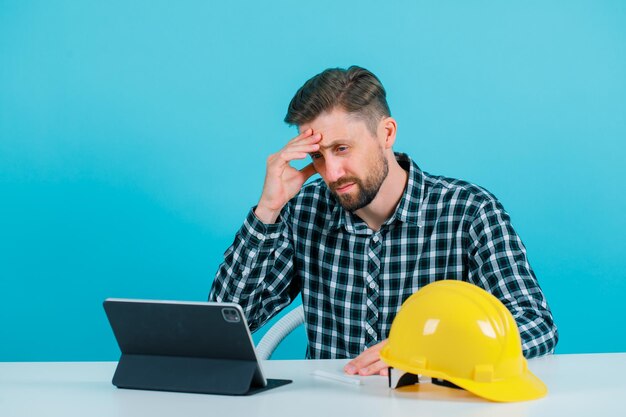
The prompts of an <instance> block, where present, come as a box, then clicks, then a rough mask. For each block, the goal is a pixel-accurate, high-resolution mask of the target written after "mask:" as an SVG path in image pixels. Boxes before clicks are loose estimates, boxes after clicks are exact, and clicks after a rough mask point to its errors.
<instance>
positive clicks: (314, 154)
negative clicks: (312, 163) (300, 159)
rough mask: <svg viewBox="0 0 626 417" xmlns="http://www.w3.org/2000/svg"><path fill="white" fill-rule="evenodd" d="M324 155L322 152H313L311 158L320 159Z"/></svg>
mask: <svg viewBox="0 0 626 417" xmlns="http://www.w3.org/2000/svg"><path fill="white" fill-rule="evenodd" d="M321 157H322V154H321V153H312V154H311V159H319V158H321Z"/></svg>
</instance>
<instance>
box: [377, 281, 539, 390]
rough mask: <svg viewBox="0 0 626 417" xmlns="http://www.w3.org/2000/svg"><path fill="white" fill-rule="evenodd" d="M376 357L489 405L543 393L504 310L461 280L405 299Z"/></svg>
mask: <svg viewBox="0 0 626 417" xmlns="http://www.w3.org/2000/svg"><path fill="white" fill-rule="evenodd" d="M380 357H381V359H382V360H383V361H384V362H385V363H386V364H387V365H389V366H391V367H393V368H397V369H400V370H402V371H405V372H408V373H412V374H415V375H426V376H429V377H431V378H437V379H442V380H445V381H449V382H451V383H453V384H454V385H457V386H459V387H461V388H463V389H465V390H467V391H470V392H472V393H474V394H475V395H478V396H480V397H483V398H486V399H488V400H492V401H526V400H533V399H537V398H541V397H543V396H544V395H546V393H547V392H548V389H547V387H546V386H545V384H544V383H543V382H542V381H541V380H540V379H539V378H537V377H536V376H535V375H534V374H532V373H531V372H530V371H529V370H528V364H527V362H526V359H525V358H524V356H523V355H522V344H521V339H520V336H519V331H518V329H517V325H516V324H515V320H514V319H513V316H512V315H511V313H510V312H509V310H508V309H507V308H506V307H505V306H504V304H502V303H501V302H500V300H498V299H497V298H496V297H494V296H493V295H491V294H490V293H488V292H487V291H485V290H483V289H482V288H480V287H477V286H476V285H473V284H469V283H467V282H463V281H454V280H445V281H436V282H434V283H432V284H429V285H426V286H425V287H423V288H422V289H420V290H419V291H418V292H416V293H415V294H413V295H412V296H411V297H409V298H408V299H407V300H406V301H405V302H404V304H402V308H401V309H400V311H399V312H398V314H397V315H396V317H395V319H394V321H393V323H392V325H391V330H390V333H389V340H388V342H387V344H386V345H385V347H384V348H383V350H382V351H381V354H380Z"/></svg>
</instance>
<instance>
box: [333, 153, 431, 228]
mask: <svg viewBox="0 0 626 417" xmlns="http://www.w3.org/2000/svg"><path fill="white" fill-rule="evenodd" d="M395 156H396V160H397V161H398V163H399V164H400V166H401V167H402V168H403V169H405V170H408V173H409V177H408V180H407V184H406V188H405V189H404V193H403V194H402V198H401V199H400V202H399V203H398V206H397V207H396V210H395V212H394V213H393V215H392V216H391V217H390V218H389V219H387V221H386V222H385V223H384V224H383V226H385V225H389V224H392V223H393V222H394V221H401V222H404V223H411V224H415V225H417V226H421V225H422V222H421V221H420V215H419V208H420V204H421V201H422V198H423V196H424V173H423V172H422V170H421V169H420V168H419V167H418V166H417V164H416V163H415V162H414V161H413V160H411V158H410V157H409V156H408V155H407V154H405V153H399V152H396V153H395ZM326 194H327V198H329V199H330V200H331V201H333V202H334V203H335V204H334V208H333V210H332V213H331V216H330V222H329V228H330V229H336V228H340V227H342V226H343V227H345V229H346V230H347V231H348V232H350V233H359V232H360V233H363V232H367V231H369V232H370V233H371V230H370V229H369V228H368V227H367V225H366V224H365V222H363V221H361V220H360V219H358V218H357V217H356V216H355V215H354V214H352V213H350V212H348V211H346V210H344V208H343V207H342V206H341V204H339V203H337V202H336V200H335V197H334V196H333V195H332V194H331V192H330V190H329V189H328V188H326Z"/></svg>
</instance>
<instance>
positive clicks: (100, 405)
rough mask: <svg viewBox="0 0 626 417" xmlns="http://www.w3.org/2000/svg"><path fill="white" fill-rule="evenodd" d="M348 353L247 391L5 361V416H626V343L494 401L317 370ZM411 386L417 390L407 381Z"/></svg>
mask: <svg viewBox="0 0 626 417" xmlns="http://www.w3.org/2000/svg"><path fill="white" fill-rule="evenodd" d="M344 363H346V361H344V360H332V361H267V362H265V363H264V365H263V366H264V370H265V373H266V374H267V376H268V377H270V378H271V377H273V378H288V379H293V381H294V382H293V383H292V384H289V385H286V386H283V387H279V388H276V389H273V390H270V391H266V392H262V393H259V394H256V395H253V396H249V397H228V396H216V395H202V394H180V393H169V392H151V391H135V390H123V389H117V388H115V387H114V386H113V385H111V377H112V376H113V371H114V369H115V365H116V364H115V363H113V362H82V363H81V362H69V363H58V362H47V363H46V362H41V363H36V362H24V363H0V416H2V417H22V416H28V417H36V416H63V417H70V416H80V417H87V416H88V417H92V416H134V417H135V416H146V417H157V416H175V417H187V416H203V417H208V416H216V417H217V416H219V417H221V416H242V417H244V416H245V417H250V416H272V417H280V416H289V417H296V416H297V417H300V416H303V417H306V416H315V417H334V416H358V417H361V416H377V417H380V416H419V417H427V416H438V417H439V416H448V415H455V416H481V417H485V416H507V417H517V416H533V417H540V416H549V417H555V416H565V417H572V416H594V415H596V416H603V417H604V416H624V415H626V410H625V409H624V408H625V407H624V404H625V402H622V401H623V400H624V399H625V398H626V353H614V354H589V355H555V356H551V357H547V358H540V359H536V360H531V361H529V366H530V368H531V370H532V371H533V372H535V373H536V374H537V376H539V377H540V378H541V379H542V380H543V381H544V382H545V383H546V384H547V385H548V389H549V390H550V392H549V393H548V396H547V397H545V398H543V399H540V400H536V401H529V402H523V403H504V404H500V403H492V402H488V401H485V400H482V399H479V398H477V397H474V396H473V395H471V394H469V393H467V392H465V391H460V390H454V389H451V388H444V387H439V386H435V385H432V384H421V385H416V386H415V387H412V388H410V389H409V391H402V392H400V391H393V390H390V389H389V388H387V380H386V378H384V377H379V376H376V377H362V378H360V379H361V380H362V381H363V384H362V385H350V384H345V383H341V382H334V381H332V380H326V379H321V378H318V377H315V376H313V375H311V372H312V371H314V370H316V369H319V370H326V371H333V372H340V371H341V368H342V366H343V364H344ZM410 390H413V391H410Z"/></svg>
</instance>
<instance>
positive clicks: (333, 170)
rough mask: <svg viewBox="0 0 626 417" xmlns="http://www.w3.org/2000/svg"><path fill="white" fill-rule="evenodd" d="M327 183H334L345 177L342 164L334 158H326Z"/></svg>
mask: <svg viewBox="0 0 626 417" xmlns="http://www.w3.org/2000/svg"><path fill="white" fill-rule="evenodd" d="M325 162H326V181H327V182H328V183H333V182H336V181H337V180H339V179H340V178H341V177H343V176H344V175H345V170H344V169H343V164H342V162H341V161H340V160H339V159H337V158H333V157H328V158H326V161H325Z"/></svg>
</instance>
